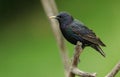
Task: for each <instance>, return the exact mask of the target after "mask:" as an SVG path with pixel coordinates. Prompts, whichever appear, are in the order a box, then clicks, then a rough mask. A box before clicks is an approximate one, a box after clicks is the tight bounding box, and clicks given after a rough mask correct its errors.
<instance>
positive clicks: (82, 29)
mask: <svg viewBox="0 0 120 77" xmlns="http://www.w3.org/2000/svg"><path fill="white" fill-rule="evenodd" d="M56 19H57V20H58V22H59V24H60V30H61V32H62V34H63V36H64V37H65V38H66V39H67V40H68V41H69V42H70V43H72V44H74V45H76V43H77V41H80V42H82V47H83V48H84V47H86V46H91V47H92V48H94V49H95V50H97V51H98V52H99V53H100V54H101V55H103V56H104V57H105V53H104V52H103V51H102V49H101V48H100V46H105V44H104V43H103V42H102V41H101V40H100V39H99V38H98V37H97V36H96V35H95V33H94V32H93V31H92V30H90V29H88V28H87V27H86V26H85V25H84V24H83V23H82V22H80V21H78V20H76V19H74V18H73V17H72V16H71V15H69V14H68V13H66V12H62V13H60V14H58V15H57V17H56Z"/></svg>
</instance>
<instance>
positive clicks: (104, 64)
mask: <svg viewBox="0 0 120 77" xmlns="http://www.w3.org/2000/svg"><path fill="white" fill-rule="evenodd" d="M56 4H57V6H58V9H59V11H67V12H69V13H70V14H71V15H73V16H74V17H75V18H77V19H79V20H81V21H82V22H84V23H85V24H86V25H87V26H88V27H89V28H91V29H93V31H94V32H96V34H97V35H98V36H99V37H100V38H101V39H102V41H103V42H104V43H105V44H106V45H107V47H104V48H103V50H104V52H105V53H106V58H103V57H102V56H101V55H100V54H99V53H97V52H96V51H95V50H94V49H92V48H90V47H87V48H85V49H84V52H83V53H82V55H81V62H80V63H79V68H80V69H81V70H84V71H88V72H96V73H97V77H104V76H105V75H106V74H107V73H108V72H109V71H110V70H111V69H112V68H113V67H114V65H115V64H116V63H117V62H118V61H119V60H120V0H56ZM66 43H67V48H68V49H69V55H70V57H72V55H73V50H74V46H73V45H71V44H70V43H68V42H67V41H66ZM0 77H64V69H63V64H62V62H61V58H60V55H59V51H58V47H57V45H56V40H55V38H54V35H53V33H52V29H51V27H50V23H49V21H48V19H47V17H46V15H45V12H44V10H43V7H42V4H41V2H40V1H39V0H0ZM116 77H120V73H118V74H117V76H116Z"/></svg>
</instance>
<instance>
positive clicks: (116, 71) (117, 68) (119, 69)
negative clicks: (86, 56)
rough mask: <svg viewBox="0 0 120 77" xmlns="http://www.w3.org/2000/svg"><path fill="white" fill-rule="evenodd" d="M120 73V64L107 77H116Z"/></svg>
mask: <svg viewBox="0 0 120 77" xmlns="http://www.w3.org/2000/svg"><path fill="white" fill-rule="evenodd" d="M119 71H120V62H118V64H116V65H115V67H114V68H113V69H112V70H111V72H110V73H108V74H107V75H106V76H105V77H115V75H116V74H117V73H118V72H119Z"/></svg>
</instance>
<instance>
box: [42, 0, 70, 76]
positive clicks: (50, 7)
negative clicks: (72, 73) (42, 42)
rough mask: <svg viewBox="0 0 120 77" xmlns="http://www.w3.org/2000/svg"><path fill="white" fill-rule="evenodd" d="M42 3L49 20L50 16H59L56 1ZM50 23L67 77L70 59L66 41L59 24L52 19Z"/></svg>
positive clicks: (44, 0)
mask: <svg viewBox="0 0 120 77" xmlns="http://www.w3.org/2000/svg"><path fill="white" fill-rule="evenodd" d="M41 2H42V4H43V8H44V10H45V13H46V15H47V17H48V19H49V17H50V16H55V15H56V14H58V10H57V6H56V4H55V2H54V0H41ZM49 21H50V23H51V27H52V31H53V33H54V36H55V38H56V41H57V45H58V47H59V51H60V54H61V58H62V62H63V64H64V68H65V74H66V77H67V73H68V69H69V58H68V53H67V50H66V47H65V44H64V40H63V37H62V36H61V34H60V30H59V26H58V24H57V22H56V21H55V20H50V19H49Z"/></svg>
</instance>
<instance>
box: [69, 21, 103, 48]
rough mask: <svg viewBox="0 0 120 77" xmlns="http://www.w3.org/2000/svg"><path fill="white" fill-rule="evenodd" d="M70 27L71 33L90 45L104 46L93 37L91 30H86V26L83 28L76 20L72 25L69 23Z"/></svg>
mask: <svg viewBox="0 0 120 77" xmlns="http://www.w3.org/2000/svg"><path fill="white" fill-rule="evenodd" d="M70 26H71V29H72V31H73V32H74V33H75V34H77V35H78V36H80V37H81V38H83V39H85V40H87V41H89V42H91V43H94V44H97V45H101V46H105V44H104V43H103V42H102V41H101V40H100V39H99V38H98V37H97V36H96V35H95V33H94V32H93V31H92V30H90V29H88V28H87V27H86V26H84V24H82V23H81V22H79V21H78V20H77V21H76V20H75V21H74V22H73V23H71V25H70Z"/></svg>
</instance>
